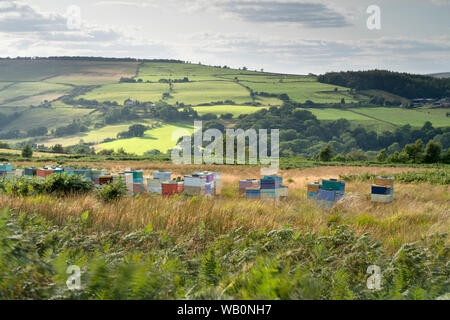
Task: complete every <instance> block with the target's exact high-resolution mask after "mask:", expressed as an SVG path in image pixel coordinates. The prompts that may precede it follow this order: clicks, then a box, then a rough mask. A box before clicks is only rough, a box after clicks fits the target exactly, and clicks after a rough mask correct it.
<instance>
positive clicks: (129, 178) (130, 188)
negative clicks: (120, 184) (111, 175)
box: [120, 173, 134, 197]
mask: <svg viewBox="0 0 450 320" xmlns="http://www.w3.org/2000/svg"><path fill="white" fill-rule="evenodd" d="M120 176H121V177H122V180H123V181H124V182H125V185H126V187H127V193H128V196H130V197H132V196H133V195H134V184H133V174H132V173H121V174H120Z"/></svg>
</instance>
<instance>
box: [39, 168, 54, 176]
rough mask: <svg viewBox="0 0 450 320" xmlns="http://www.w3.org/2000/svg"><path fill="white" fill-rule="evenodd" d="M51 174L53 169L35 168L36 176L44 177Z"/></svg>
mask: <svg viewBox="0 0 450 320" xmlns="http://www.w3.org/2000/svg"><path fill="white" fill-rule="evenodd" d="M51 174H53V170H45V169H36V176H38V177H41V178H46V177H48V176H49V175H51Z"/></svg>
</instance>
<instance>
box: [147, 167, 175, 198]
mask: <svg viewBox="0 0 450 320" xmlns="http://www.w3.org/2000/svg"><path fill="white" fill-rule="evenodd" d="M171 177H172V173H171V172H164V171H153V178H147V192H151V193H157V194H162V186H161V183H162V182H164V181H170V179H171Z"/></svg>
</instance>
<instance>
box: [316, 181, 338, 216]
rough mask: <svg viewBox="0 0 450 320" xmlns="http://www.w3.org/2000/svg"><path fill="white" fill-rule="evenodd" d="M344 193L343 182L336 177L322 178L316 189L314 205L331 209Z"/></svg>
mask: <svg viewBox="0 0 450 320" xmlns="http://www.w3.org/2000/svg"><path fill="white" fill-rule="evenodd" d="M344 195H345V182H342V181H338V180H336V179H330V180H322V187H321V188H319V189H318V192H317V200H316V205H317V207H319V208H322V209H331V208H332V207H333V206H334V204H335V203H336V202H337V201H339V200H340V199H342V198H343V197H344Z"/></svg>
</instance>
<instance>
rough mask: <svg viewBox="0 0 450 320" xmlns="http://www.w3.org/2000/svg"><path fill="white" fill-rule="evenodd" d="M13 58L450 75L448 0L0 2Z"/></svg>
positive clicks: (6, 52)
mask: <svg viewBox="0 0 450 320" xmlns="http://www.w3.org/2000/svg"><path fill="white" fill-rule="evenodd" d="M373 5H375V6H377V7H378V8H379V9H380V11H379V12H380V15H379V17H380V19H379V21H380V24H379V28H377V29H373V28H368V26H367V20H368V19H372V16H373V11H372V12H370V13H368V12H367V10H368V8H369V6H373ZM370 21H375V20H370ZM17 56H27V57H29V56H45V57H46V56H104V57H132V58H146V59H160V58H162V59H180V60H184V61H190V62H193V63H198V62H201V63H203V64H208V65H222V66H223V65H227V66H230V67H234V68H240V67H243V66H246V67H247V68H249V69H251V70H261V69H264V71H269V72H281V73H290V74H308V73H314V74H322V73H325V72H330V71H343V70H368V69H387V70H392V71H401V72H410V73H421V74H428V73H439V72H450V0H369V1H367V0H339V1H331V0H318V1H314V0H103V1H102V0H101V1H91V0H78V1H76V0H28V1H26V0H23V1H9V0H0V57H17Z"/></svg>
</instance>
